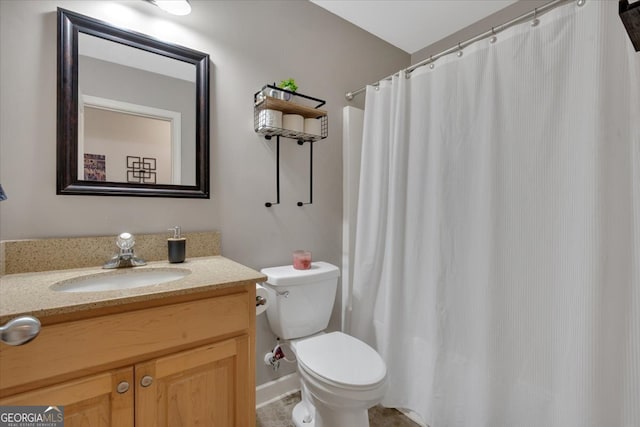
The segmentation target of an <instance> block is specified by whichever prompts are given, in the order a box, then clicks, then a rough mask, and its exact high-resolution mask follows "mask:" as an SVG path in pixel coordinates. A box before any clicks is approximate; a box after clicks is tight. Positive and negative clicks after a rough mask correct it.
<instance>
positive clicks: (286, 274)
mask: <svg viewBox="0 0 640 427" xmlns="http://www.w3.org/2000/svg"><path fill="white" fill-rule="evenodd" d="M260 272H261V273H262V274H264V275H265V276H267V283H269V284H270V285H273V286H295V285H304V284H307V283H313V282H319V281H322V280H328V279H333V278H337V277H338V276H340V269H339V268H338V267H336V266H335V265H333V264H329V263H328V262H324V261H316V262H312V263H311V268H310V269H308V270H296V269H295V268H293V265H283V266H280V267H268V268H263V269H262V270H260Z"/></svg>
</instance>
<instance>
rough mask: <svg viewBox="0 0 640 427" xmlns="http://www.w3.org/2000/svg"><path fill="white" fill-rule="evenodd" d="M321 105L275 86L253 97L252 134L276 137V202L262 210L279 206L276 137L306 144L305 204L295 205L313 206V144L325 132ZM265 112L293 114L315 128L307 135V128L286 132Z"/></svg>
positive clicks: (324, 135) (324, 134)
mask: <svg viewBox="0 0 640 427" xmlns="http://www.w3.org/2000/svg"><path fill="white" fill-rule="evenodd" d="M281 98H285V99H281ZM304 103H314V104H315V105H314V106H309V105H305V104H304ZM324 104H325V101H324V100H322V99H318V98H314V97H312V96H308V95H304V94H301V93H297V92H290V91H288V90H285V89H281V88H279V87H277V86H275V84H273V85H265V86H263V87H262V89H261V90H259V91H258V92H256V93H255V94H254V95H253V107H254V108H253V121H254V130H255V132H256V133H258V134H260V135H263V136H264V137H265V139H267V140H270V139H271V138H273V137H276V201H275V202H266V203H265V204H264V205H265V206H266V207H268V208H269V207H271V206H273V205H277V204H280V137H284V138H290V139H295V140H297V141H298V145H304V143H305V142H308V143H309V201H308V202H298V203H297V205H298V206H304V205H309V204H312V203H313V143H314V142H316V141H320V140H322V139H325V138H326V137H327V135H328V133H329V126H328V116H327V112H326V111H325V110H321V109H320V107H322V106H323V105H324ZM268 110H275V111H276V112H280V113H282V114H283V115H284V114H297V115H300V116H302V117H303V118H304V119H316V120H318V121H319V126H317V124H316V126H315V129H314V130H315V132H309V131H308V130H307V129H303V130H302V131H301V130H299V129H298V130H294V129H286V128H284V127H283V126H282V120H280V121H277V120H274V118H273V117H271V116H269V114H270V113H272V111H268ZM312 124H314V123H312Z"/></svg>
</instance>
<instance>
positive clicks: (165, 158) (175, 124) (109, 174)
mask: <svg viewBox="0 0 640 427" xmlns="http://www.w3.org/2000/svg"><path fill="white" fill-rule="evenodd" d="M57 119H58V125H57V127H58V131H57V133H58V135H57V137H58V142H57V144H58V146H57V194H76V195H82V194H84V195H108V196H156V197H188V198H209V56H208V55H207V54H205V53H202V52H198V51H195V50H192V49H189V48H185V47H181V46H177V45H174V44H168V43H165V42H161V41H159V40H157V39H154V38H152V37H149V36H146V35H144V34H140V33H137V32H134V31H129V30H125V29H122V28H118V27H115V26H112V25H110V24H108V23H106V22H103V21H99V20H97V19H94V18H90V17H87V16H83V15H80V14H77V13H75V12H71V11H68V10H65V9H60V8H59V9H58V118H57ZM132 159H138V161H135V160H132Z"/></svg>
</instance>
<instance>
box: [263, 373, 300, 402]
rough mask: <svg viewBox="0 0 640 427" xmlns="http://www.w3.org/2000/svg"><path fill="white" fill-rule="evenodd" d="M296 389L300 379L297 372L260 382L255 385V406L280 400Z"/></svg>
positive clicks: (298, 387)
mask: <svg viewBox="0 0 640 427" xmlns="http://www.w3.org/2000/svg"><path fill="white" fill-rule="evenodd" d="M298 390H300V379H299V377H298V373H297V372H294V373H292V374H289V375H285V376H284V377H280V378H278V379H276V380H273V381H271V382H268V383H265V384H261V385H259V386H258V387H256V408H261V407H262V406H265V405H268V404H269V403H271V402H274V401H276V400H280V399H282V398H283V397H284V396H287V395H289V394H292V393H295V392H296V391H298Z"/></svg>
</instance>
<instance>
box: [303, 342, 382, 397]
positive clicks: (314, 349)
mask: <svg viewBox="0 0 640 427" xmlns="http://www.w3.org/2000/svg"><path fill="white" fill-rule="evenodd" d="M296 357H297V359H298V364H299V365H300V368H302V369H304V371H305V372H306V373H307V374H309V375H311V376H313V377H315V378H316V379H318V380H319V381H322V382H324V383H326V384H328V385H332V386H334V387H336V388H342V389H348V390H370V389H374V388H377V387H378V386H380V384H381V383H383V382H384V381H385V379H386V375H387V368H386V365H385V363H384V361H383V360H382V358H381V357H380V355H379V354H378V353H377V352H376V351H375V350H374V349H373V348H371V347H370V346H369V345H367V344H366V343H364V342H362V341H360V340H359V339H357V338H354V337H352V336H350V335H347V334H344V333H342V332H331V333H328V334H323V335H318V336H315V337H313V338H309V339H305V340H302V341H300V342H298V343H296Z"/></svg>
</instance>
